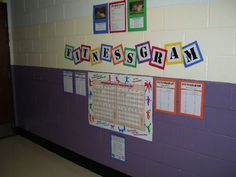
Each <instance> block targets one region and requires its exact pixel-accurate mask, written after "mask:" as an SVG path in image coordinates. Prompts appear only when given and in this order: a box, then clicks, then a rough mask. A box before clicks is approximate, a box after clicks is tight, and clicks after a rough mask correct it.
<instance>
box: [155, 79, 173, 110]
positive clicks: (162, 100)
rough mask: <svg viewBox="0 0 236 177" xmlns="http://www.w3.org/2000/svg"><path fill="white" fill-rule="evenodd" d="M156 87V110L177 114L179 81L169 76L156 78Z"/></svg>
mask: <svg viewBox="0 0 236 177" xmlns="http://www.w3.org/2000/svg"><path fill="white" fill-rule="evenodd" d="M154 87H155V92H154V99H155V101H154V105H155V108H154V110H155V111H156V112H164V113H169V114H176V92H177V81H176V80H175V79H168V78H155V81H154Z"/></svg>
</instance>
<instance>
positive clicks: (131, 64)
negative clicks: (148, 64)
mask: <svg viewBox="0 0 236 177" xmlns="http://www.w3.org/2000/svg"><path fill="white" fill-rule="evenodd" d="M127 51H131V52H132V53H135V55H136V56H135V60H134V62H133V63H127V62H126V52H127ZM124 53H125V61H124V62H123V65H125V66H129V67H133V68H136V67H137V62H138V58H137V52H136V49H133V48H128V47H125V52H124Z"/></svg>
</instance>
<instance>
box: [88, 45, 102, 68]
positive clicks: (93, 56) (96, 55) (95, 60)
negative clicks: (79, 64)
mask: <svg viewBox="0 0 236 177" xmlns="http://www.w3.org/2000/svg"><path fill="white" fill-rule="evenodd" d="M90 60H91V64H92V65H96V64H99V63H102V60H101V59H100V49H99V47H97V48H95V49H92V50H91V52H90Z"/></svg>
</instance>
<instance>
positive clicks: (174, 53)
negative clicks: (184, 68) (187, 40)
mask: <svg viewBox="0 0 236 177" xmlns="http://www.w3.org/2000/svg"><path fill="white" fill-rule="evenodd" d="M165 49H166V50H167V59H166V64H167V65H174V64H181V63H183V51H182V43H181V42H176V43H169V44H165Z"/></svg>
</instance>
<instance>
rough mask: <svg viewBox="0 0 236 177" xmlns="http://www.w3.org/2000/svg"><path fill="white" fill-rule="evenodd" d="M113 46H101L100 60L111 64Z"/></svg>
mask: <svg viewBox="0 0 236 177" xmlns="http://www.w3.org/2000/svg"><path fill="white" fill-rule="evenodd" d="M111 49H112V46H111V45H106V44H101V53H100V58H101V60H104V61H108V62H111Z"/></svg>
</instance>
